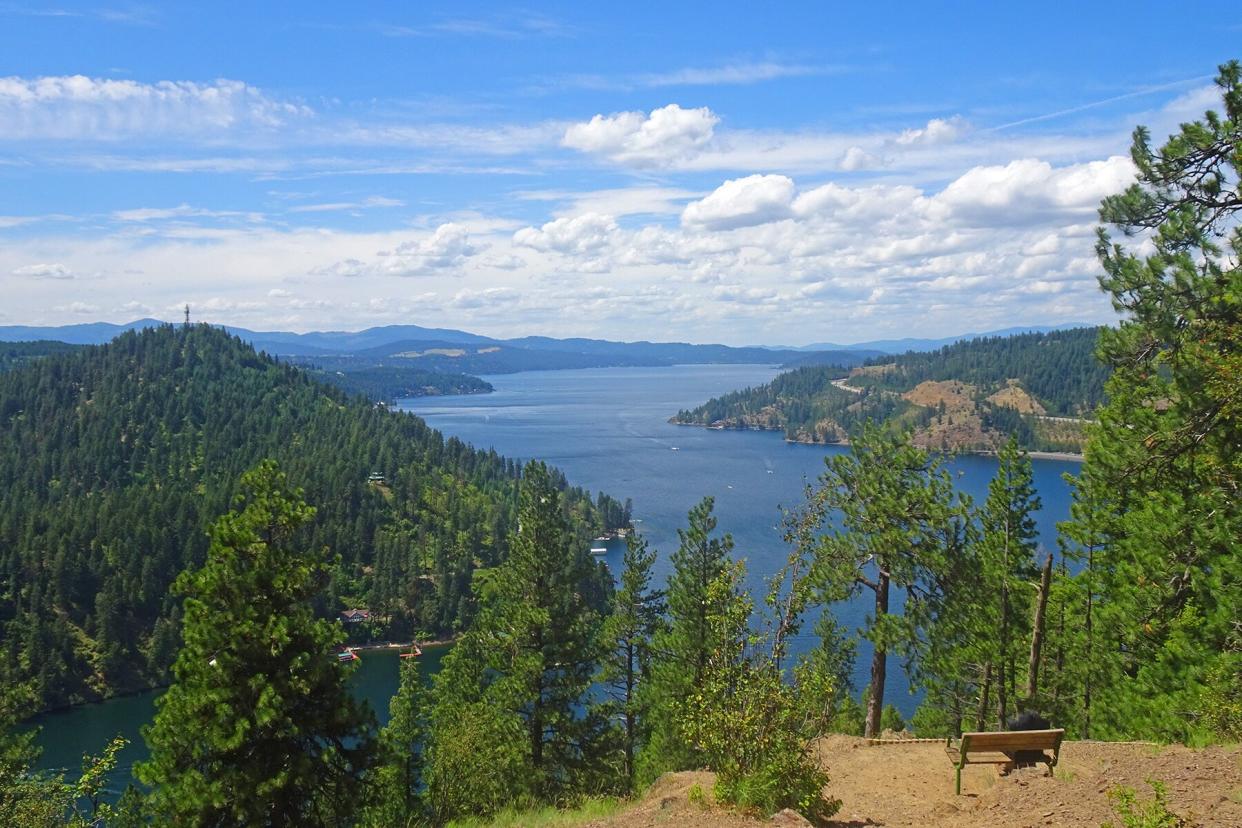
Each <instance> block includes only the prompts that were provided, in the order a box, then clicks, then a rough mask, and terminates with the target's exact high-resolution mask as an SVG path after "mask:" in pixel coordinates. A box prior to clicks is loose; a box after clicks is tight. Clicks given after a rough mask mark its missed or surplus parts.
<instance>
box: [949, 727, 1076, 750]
mask: <svg viewBox="0 0 1242 828" xmlns="http://www.w3.org/2000/svg"><path fill="white" fill-rule="evenodd" d="M1064 736H1065V729H1064V728H1058V729H1057V730H1007V731H1001V732H999V733H963V734H962V753H963V754H966V753H969V752H971V751H984V750H995V751H1009V750H1053V751H1055V750H1057V749H1058V748H1060V747H1061V739H1062V738H1063V737H1064Z"/></svg>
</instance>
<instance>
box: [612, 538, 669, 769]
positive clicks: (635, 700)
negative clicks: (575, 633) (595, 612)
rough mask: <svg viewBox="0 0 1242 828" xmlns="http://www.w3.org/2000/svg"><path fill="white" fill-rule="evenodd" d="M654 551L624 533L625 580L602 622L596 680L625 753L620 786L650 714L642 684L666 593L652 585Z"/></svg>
mask: <svg viewBox="0 0 1242 828" xmlns="http://www.w3.org/2000/svg"><path fill="white" fill-rule="evenodd" d="M655 559H656V552H655V550H653V549H648V547H647V541H646V540H645V539H643V538H642V537H641V536H639V535H638V534H634V533H632V534H630V535H629V536H628V537H627V538H626V546H625V557H624V562H623V567H624V568H623V569H622V570H621V585H620V588H619V589H618V590H617V593H616V596H615V598H614V599H613V605H612V614H611V615H609V617H608V619H607V620H606V621H605V622H604V629H603V641H604V652H605V654H604V657H603V659H602V664H601V670H600V673H599V675H598V676H597V678H596V680H597V681H598V682H599V683H600V684H601V685H603V687H604V688H605V692H606V693H607V694H608V699H607V701H605V702H604V703H603V705H602V706H603V712H604V715H605V716H607V717H608V718H610V719H616V720H617V723H618V730H619V733H618V738H619V740H620V753H621V773H620V776H621V780H622V785H621V787H622V790H623V791H624V792H629V791H630V790H632V788H633V786H634V778H635V772H636V771H635V758H636V755H637V752H638V750H639V748H640V747H641V746H642V745H643V744H644V743H645V742H646V730H647V724H648V722H647V717H646V711H645V709H644V704H643V703H642V702H643V697H642V695H641V693H640V686H641V685H643V684H644V683H645V682H646V681H647V679H648V677H649V676H650V672H651V647H652V642H653V640H654V638H655V636H656V635H657V634H659V633H660V632H661V631H662V630H663V626H664V617H663V616H664V593H663V592H661V591H659V590H654V589H652V588H651V567H652V565H653V564H654V563H655Z"/></svg>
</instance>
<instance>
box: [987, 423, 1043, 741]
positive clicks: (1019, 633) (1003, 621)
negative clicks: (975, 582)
mask: <svg viewBox="0 0 1242 828" xmlns="http://www.w3.org/2000/svg"><path fill="white" fill-rule="evenodd" d="M998 461H999V464H998V466H997V469H996V475H995V476H994V477H993V478H992V481H991V482H990V483H989V484H988V497H987V500H986V501H985V502H984V504H983V508H982V509H981V510H980V512H979V523H980V528H981V534H980V537H979V561H980V565H981V566H980V568H981V573H980V574H981V576H982V577H981V582H982V585H983V587H984V592H983V595H982V598H983V600H984V606H983V607H978V608H973V609H975V610H976V612H978V611H979V610H982V611H983V612H982V615H983V617H986V618H988V619H989V623H988V625H989V626H990V627H991V628H992V629H993V630H994V631H995V632H994V635H993V636H992V637H991V641H990V642H989V643H990V646H989V647H988V652H987V660H986V661H985V662H984V675H985V676H988V680H987V681H984V682H983V683H982V685H983V686H982V688H981V690H980V692H981V694H982V696H984V697H986V696H987V695H988V693H989V691H990V690H991V689H993V687H994V689H995V693H996V695H995V698H996V719H995V721H994V724H995V726H996V727H997V728H1000V727H1004V724H1005V721H1006V720H1007V719H1008V718H1009V714H1010V711H1011V710H1014V709H1016V705H1017V702H1018V699H1017V697H1016V696H1017V692H1016V688H1017V687H1018V678H1017V665H1018V663H1019V659H1020V656H1021V655H1022V654H1023V653H1024V644H1025V642H1026V641H1027V640H1028V639H1027V638H1026V633H1027V631H1028V630H1029V618H1030V607H1031V598H1032V595H1033V593H1032V590H1031V588H1030V587H1029V586H1028V584H1029V582H1030V581H1031V580H1032V579H1034V578H1035V576H1036V569H1035V547H1036V537H1037V531H1036V527H1035V518H1034V517H1033V514H1034V513H1035V512H1036V511H1038V510H1039V507H1040V500H1039V497H1038V496H1037V495H1036V494H1035V486H1034V482H1033V480H1032V475H1033V472H1032V469H1031V460H1030V457H1028V456H1027V454H1026V452H1024V451H1021V450H1020V449H1019V448H1018V444H1017V442H1016V441H1015V440H1014V439H1013V438H1012V437H1011V438H1010V439H1009V441H1008V442H1007V443H1006V444H1005V446H1004V447H1003V448H1002V449H1001V451H1000V454H999V456H998ZM988 599H990V600H991V601H992V602H994V603H993V606H992V607H991V608H988V607H987V606H986V602H987V600H988ZM989 609H990V611H989ZM989 684H992V685H993V687H989ZM986 707H987V705H986V704H985V703H981V704H980V709H985V708H986ZM986 724H987V723H986V722H976V727H979V728H980V729H982V728H983V727H985V726H986Z"/></svg>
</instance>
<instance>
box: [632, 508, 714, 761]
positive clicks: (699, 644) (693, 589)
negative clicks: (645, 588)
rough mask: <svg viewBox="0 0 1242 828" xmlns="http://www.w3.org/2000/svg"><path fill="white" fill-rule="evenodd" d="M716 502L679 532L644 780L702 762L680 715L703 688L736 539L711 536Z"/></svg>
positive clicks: (649, 694)
mask: <svg viewBox="0 0 1242 828" xmlns="http://www.w3.org/2000/svg"><path fill="white" fill-rule="evenodd" d="M713 504H714V501H713V500H712V498H710V497H705V498H703V500H702V501H701V502H700V503H699V504H698V505H696V506H695V507H694V508H693V509H691V510H690V515H689V525H688V527H687V528H686V529H678V530H677V534H678V536H679V537H680V539H681V543H680V545H679V546H678V548H677V551H675V552H674V553H673V555H672V564H673V572H672V574H671V575H670V576H669V579H668V616H669V618H668V625H667V626H666V627H665V628H663V629H661V630H660V631H659V632H658V633H657V634H656V636H655V639H654V642H653V645H652V646H653V650H654V659H653V662H652V668H651V671H652V675H651V680H650V681H648V682H647V683H646V687H645V689H644V690H642V691H641V695H642V696H643V703H644V705H645V706H646V709H647V716H648V720H649V722H650V732H651V738H650V740H649V742H648V744H647V745H646V747H645V749H644V750H643V752H642V755H641V756H640V758H639V778H640V781H641V782H642V783H648V782H650V781H652V780H653V779H655V777H657V776H659V775H660V774H661V773H664V772H665V771H669V770H684V769H686V768H693V767H700V766H701V765H702V764H703V757H702V754H701V752H700V751H699V750H698V749H696V748H695V747H694V745H692V744H690V743H688V742H687V741H686V740H684V739H682V738H681V734H680V725H679V716H680V715H681V714H682V712H683V711H684V706H685V700H686V699H687V698H688V697H689V696H690V695H691V694H692V693H694V692H696V691H697V690H700V689H701V688H702V687H703V681H704V675H705V672H706V670H707V663H708V660H709V658H710V657H711V652H712V629H711V619H710V618H709V615H710V614H711V612H712V607H711V606H710V603H709V601H708V591H709V589H710V587H711V584H712V582H713V581H715V580H716V579H717V578H718V577H720V575H721V573H723V572H724V571H725V570H726V569H727V567H728V566H729V564H730V558H729V555H730V552H732V550H733V538H732V537H730V536H729V535H725V536H723V537H713V536H712V533H713V532H714V531H715V529H716V518H715V517H713V515H712V506H713Z"/></svg>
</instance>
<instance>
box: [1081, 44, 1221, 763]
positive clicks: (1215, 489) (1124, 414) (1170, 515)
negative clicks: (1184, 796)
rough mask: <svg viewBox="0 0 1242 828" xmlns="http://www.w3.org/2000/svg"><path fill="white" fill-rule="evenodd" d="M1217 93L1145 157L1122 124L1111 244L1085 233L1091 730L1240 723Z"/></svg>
mask: <svg viewBox="0 0 1242 828" xmlns="http://www.w3.org/2000/svg"><path fill="white" fill-rule="evenodd" d="M1217 85H1218V86H1219V88H1220V90H1221V96H1222V103H1223V113H1221V112H1215V111H1212V112H1207V113H1206V114H1205V115H1204V116H1203V118H1202V119H1201V120H1198V121H1193V122H1190V123H1186V124H1183V125H1182V126H1181V127H1180V129H1179V130H1178V132H1177V133H1176V134H1174V135H1173V136H1172V137H1170V138H1169V140H1168V141H1167V142H1166V143H1165V144H1164V145H1163V146H1162V147H1160V148H1159V149H1154V148H1153V147H1152V144H1151V136H1150V133H1149V132H1148V131H1147V130H1146V129H1144V128H1142V127H1140V128H1138V129H1137V130H1135V133H1134V145H1133V149H1132V151H1131V156H1132V157H1133V159H1134V163H1135V166H1136V167H1137V168H1138V177H1137V181H1136V182H1135V183H1134V184H1132V185H1131V186H1130V187H1129V188H1128V189H1127V190H1126V191H1125V192H1123V193H1121V194H1120V195H1117V196H1113V197H1110V198H1107V199H1105V200H1104V203H1103V205H1102V207H1101V209H1100V217H1101V219H1102V220H1103V222H1104V223H1105V224H1106V225H1111V226H1112V227H1115V228H1116V229H1118V230H1120V231H1121V233H1122V234H1123V236H1124V237H1125V238H1126V239H1127V241H1126V242H1125V243H1117V242H1115V241H1114V239H1113V238H1112V237H1110V235H1109V233H1108V231H1107V230H1106V229H1104V228H1102V229H1101V230H1100V235H1099V245H1098V252H1099V255H1100V260H1101V262H1102V264H1103V266H1104V271H1105V273H1104V275H1103V276H1101V278H1100V284H1101V286H1102V287H1103V289H1104V291H1105V292H1106V293H1108V294H1109V295H1110V297H1111V298H1112V301H1113V305H1114V307H1115V308H1116V309H1117V311H1118V312H1119V313H1120V314H1121V315H1122V317H1123V318H1122V322H1121V324H1120V326H1119V327H1118V328H1117V329H1116V330H1112V331H1105V332H1104V333H1103V334H1102V335H1101V339H1100V351H1101V355H1102V356H1103V358H1104V359H1105V360H1106V361H1107V362H1108V363H1109V364H1110V365H1111V366H1112V369H1113V375H1112V378H1111V379H1110V380H1109V383H1108V386H1107V392H1108V402H1107V403H1106V405H1105V406H1104V407H1103V408H1102V409H1101V410H1100V419H1099V424H1098V426H1097V427H1095V428H1094V429H1093V431H1092V432H1091V435H1090V442H1089V444H1088V448H1087V452H1086V462H1085V464H1084V467H1083V472H1082V475H1081V480H1080V484H1079V489H1078V491H1079V496H1078V500H1079V503H1081V504H1083V505H1085V506H1088V507H1089V508H1086V509H1080V510H1078V512H1077V513H1076V515H1075V521H1076V523H1077V524H1078V529H1077V530H1076V531H1075V532H1074V533H1073V534H1076V535H1078V536H1080V537H1087V536H1090V540H1091V544H1092V546H1093V547H1094V546H1095V545H1096V544H1098V549H1094V550H1093V551H1092V562H1091V563H1092V566H1091V570H1092V571H1091V578H1092V583H1091V589H1090V590H1089V592H1088V594H1089V595H1090V596H1091V597H1092V599H1093V600H1092V604H1090V605H1089V606H1091V612H1092V616H1091V618H1092V625H1093V630H1094V634H1093V636H1092V640H1093V647H1092V653H1091V658H1092V659H1093V662H1094V663H1095V664H1097V665H1098V669H1097V670H1096V671H1095V673H1096V675H1095V681H1096V686H1094V687H1093V688H1092V694H1091V702H1090V703H1091V710H1090V722H1091V731H1092V734H1093V735H1099V736H1105V737H1108V736H1128V735H1145V736H1148V737H1150V736H1156V737H1159V738H1172V739H1179V740H1180V739H1186V738H1190V737H1191V736H1192V735H1193V734H1195V733H1204V734H1211V733H1214V734H1216V735H1217V736H1223V737H1225V738H1234V739H1236V738H1238V735H1239V731H1240V730H1242V697H1240V694H1239V690H1238V688H1239V687H1242V628H1240V627H1239V625H1238V618H1239V617H1242V555H1240V554H1239V541H1238V539H1239V538H1240V537H1242V420H1240V419H1239V413H1240V409H1242V268H1240V267H1239V261H1240V260H1242V223H1240V222H1239V219H1242V190H1240V180H1242V67H1240V66H1239V64H1238V63H1237V62H1236V61H1234V62H1231V63H1228V64H1225V65H1223V66H1221V67H1220V74H1219V76H1218V77H1217ZM1131 238H1136V242H1130V241H1128V240H1129V239H1131ZM1222 711H1223V713H1222Z"/></svg>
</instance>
